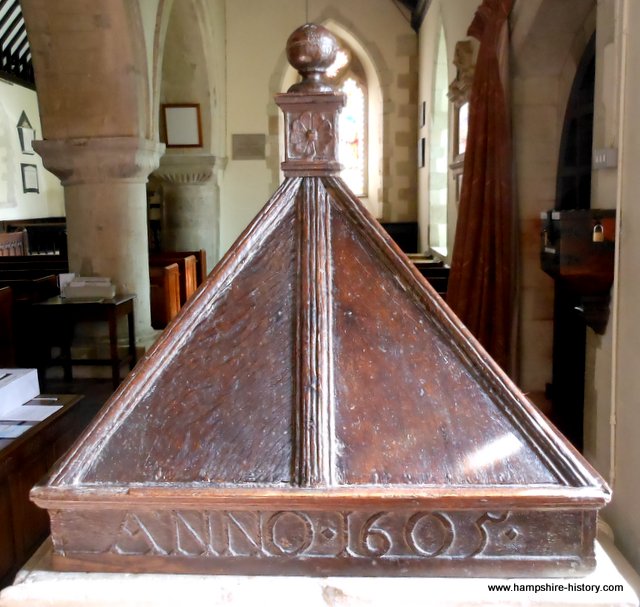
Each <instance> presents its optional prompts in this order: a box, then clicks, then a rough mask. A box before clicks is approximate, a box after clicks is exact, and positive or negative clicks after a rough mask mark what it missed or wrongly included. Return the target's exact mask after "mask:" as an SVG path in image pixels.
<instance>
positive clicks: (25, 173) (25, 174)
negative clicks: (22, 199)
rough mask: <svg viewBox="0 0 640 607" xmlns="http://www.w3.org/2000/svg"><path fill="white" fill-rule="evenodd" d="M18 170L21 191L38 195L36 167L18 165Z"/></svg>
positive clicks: (32, 165) (33, 165)
mask: <svg viewBox="0 0 640 607" xmlns="http://www.w3.org/2000/svg"><path fill="white" fill-rule="evenodd" d="M20 170H21V172H22V191H23V192H33V193H36V194H37V193H39V192H40V187H39V185H38V167H37V165H35V164H25V163H20Z"/></svg>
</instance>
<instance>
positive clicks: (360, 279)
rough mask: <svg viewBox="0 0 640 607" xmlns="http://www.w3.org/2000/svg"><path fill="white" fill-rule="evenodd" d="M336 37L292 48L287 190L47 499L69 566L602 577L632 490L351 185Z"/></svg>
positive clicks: (185, 312)
mask: <svg viewBox="0 0 640 607" xmlns="http://www.w3.org/2000/svg"><path fill="white" fill-rule="evenodd" d="M327 35H328V34H326V33H325V32H324V31H323V28H318V27H317V26H313V25H306V26H304V27H303V28H302V29H301V30H299V31H298V32H297V33H296V36H298V37H297V38H296V44H294V45H292V46H291V47H290V50H291V49H293V50H292V51H291V53H290V59H291V60H292V63H293V64H294V65H295V66H296V67H297V68H298V69H299V71H300V72H301V73H302V74H303V76H304V79H303V81H302V82H301V83H299V84H298V85H296V86H295V90H294V91H293V92H290V93H288V94H285V95H279V96H278V97H277V98H276V102H277V103H278V104H279V105H280V106H281V107H282V108H283V109H284V111H285V114H288V113H290V114H291V115H287V116H286V118H287V119H286V120H285V124H286V132H285V147H286V153H285V161H284V162H283V165H282V166H283V171H284V173H285V176H286V180H285V181H284V183H283V184H282V185H281V187H280V188H279V189H278V191H277V192H276V193H275V194H274V195H273V197H272V198H271V199H270V200H269V201H268V203H267V204H266V206H265V207H264V208H263V209H262V211H261V212H260V214H259V215H258V217H257V218H256V219H255V220H254V221H253V223H252V224H251V225H250V226H249V227H248V228H247V230H246V231H245V232H244V234H243V235H242V236H241V237H240V239H239V240H238V241H237V242H236V243H235V245H234V246H233V247H232V248H231V249H230V251H229V252H228V253H227V254H226V256H225V257H224V259H223V260H222V261H221V262H220V263H219V264H218V265H217V266H216V268H215V269H214V270H213V272H212V273H211V275H210V276H209V278H208V279H207V281H206V282H205V283H204V285H203V286H202V287H201V288H200V290H199V291H198V292H197V293H196V294H195V295H194V296H193V298H192V299H191V300H190V301H189V302H188V303H187V305H186V306H185V307H184V308H183V309H182V311H181V313H180V315H179V316H178V317H177V318H176V319H175V320H174V321H173V322H172V324H171V325H170V326H169V327H168V328H167V329H166V330H165V332H164V333H163V335H162V336H161V338H160V339H159V340H158V342H157V343H156V344H155V345H154V347H153V348H152V349H151V350H150V352H149V353H148V354H147V356H146V357H145V359H144V360H143V361H141V362H140V363H139V364H138V366H137V367H136V368H135V369H134V371H133V372H132V373H131V374H130V376H129V377H128V378H127V380H126V381H125V383H124V384H123V385H122V386H121V387H120V389H119V390H118V391H117V392H116V393H115V394H114V396H113V397H112V398H111V400H110V401H109V402H108V403H107V405H105V407H104V408H103V410H102V411H101V412H100V414H99V415H98V417H97V418H96V419H95V420H94V421H93V422H92V425H91V426H90V427H89V428H88V429H87V431H86V432H85V434H84V435H83V436H82V437H81V438H80V439H79V440H78V442H77V443H76V444H75V445H74V447H73V448H72V449H71V451H70V452H69V454H68V455H67V456H66V458H64V459H63V460H62V461H61V462H60V463H59V465H58V466H57V468H56V469H55V470H54V471H53V472H52V474H51V475H50V477H49V478H48V479H45V480H44V481H43V482H42V483H41V484H40V485H39V486H37V487H35V488H34V489H33V490H32V498H33V499H34V501H35V502H36V503H37V504H38V505H40V506H41V507H43V508H47V509H48V511H49V513H50V516H51V523H52V527H51V531H52V538H53V545H54V552H55V559H54V563H55V566H56V567H58V568H60V569H81V570H105V571H136V572H146V571H158V572H165V571H175V572H201V573H202V572H204V573H230V574H291V575H296V574H300V575H303V574H304V575H406V576H408V575H437V576H452V575H474V576H492V577H499V576H540V575H548V576H571V575H581V574H584V573H586V572H588V571H590V570H591V569H593V567H594V565H595V562H594V541H595V529H596V519H597V513H598V510H599V509H600V508H601V507H602V506H604V505H605V504H606V502H607V501H608V500H609V498H610V492H609V489H608V487H607V486H606V484H605V483H604V481H603V480H602V479H601V478H600V476H599V475H598V474H597V473H596V472H595V470H593V468H592V467H591V466H590V465H589V464H588V463H587V462H586V461H585V460H584V459H583V458H582V457H581V456H580V454H578V453H577V452H576V451H575V450H574V449H573V448H572V447H571V446H570V445H569V443H568V442H567V441H566V440H565V439H564V438H563V437H562V436H561V435H560V434H559V433H558V432H557V430H556V429H555V428H554V427H553V426H552V425H551V424H550V423H549V422H548V421H547V420H546V418H545V417H544V416H543V415H542V414H541V413H540V412H539V411H538V410H537V409H536V408H535V407H534V406H533V405H532V404H531V403H530V402H529V401H528V400H527V398H526V397H525V396H524V395H523V394H522V392H521V391H520V390H518V388H517V387H516V386H515V385H514V384H513V383H512V382H511V381H510V379H509V378H508V377H507V376H506V375H505V374H504V373H503V371H502V370H501V369H500V368H499V367H498V366H497V365H496V364H495V362H494V361H492V360H491V359H490V357H489V356H488V355H487V353H486V352H485V351H484V350H483V348H482V347H481V346H480V344H479V343H478V342H477V341H476V340H475V339H474V338H473V337H472V336H471V335H470V333H469V332H468V331H467V329H466V328H465V327H464V326H463V325H462V324H461V322H460V321H459V319H458V318H456V316H455V315H454V314H453V313H452V312H451V310H449V308H448V307H447V306H446V304H445V303H444V302H443V301H442V300H441V299H440V297H439V296H438V295H437V294H436V293H435V291H434V290H433V289H432V288H431V287H430V286H429V284H428V283H427V282H426V281H425V279H424V278H423V277H422V275H421V274H420V273H419V272H418V270H417V269H416V268H415V267H414V266H413V265H412V264H411V262H410V261H409V260H408V259H407V257H406V256H405V255H404V253H402V252H401V251H400V249H399V248H398V247H397V246H396V245H395V243H393V241H392V240H391V239H390V238H389V236H388V235H387V234H386V233H385V232H384V230H383V229H382V228H381V226H380V225H379V224H378V222H377V221H376V220H375V219H374V218H373V217H371V216H370V215H369V213H368V212H367V211H366V209H365V208H364V207H363V205H362V204H361V203H360V201H359V200H358V198H357V197H356V196H354V195H353V193H352V192H350V191H349V189H348V188H347V187H346V186H345V184H344V182H343V181H342V180H341V179H340V178H339V177H337V176H336V171H337V169H336V165H337V163H336V158H335V152H336V149H337V145H336V142H337V126H338V123H337V115H338V112H339V109H340V107H341V105H342V104H343V103H344V98H343V96H342V95H337V94H333V93H331V90H330V88H329V90H327V87H326V86H325V85H324V84H323V83H322V79H321V76H322V73H323V71H324V70H326V67H327V66H328V65H330V63H331V61H330V60H331V56H332V54H333V55H335V45H334V43H331V44H329V43H327V40H326V36H327ZM300 40H302V41H303V44H300ZM305 40H306V42H304V41H305ZM329 42H331V41H330V40H329ZM296 49H297V50H296ZM331 49H333V51H331ZM294 51H295V52H294ZM295 53H299V56H298V55H295ZM291 55H293V56H291ZM307 114H308V116H307ZM301 117H304V121H303V120H302V118H301ZM305 125H306V126H305ZM303 127H304V128H303ZM305 129H306V130H305Z"/></svg>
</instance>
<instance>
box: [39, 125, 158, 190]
mask: <svg viewBox="0 0 640 607" xmlns="http://www.w3.org/2000/svg"><path fill="white" fill-rule="evenodd" d="M33 147H34V149H35V150H36V152H38V154H40V156H41V157H42V163H43V164H44V166H45V167H46V168H47V169H48V170H49V171H51V172H52V173H53V174H54V175H56V176H57V177H58V178H59V179H60V181H61V182H62V185H63V186H68V185H80V184H89V183H94V184H98V183H111V182H114V181H118V182H128V183H140V182H144V181H146V180H147V178H148V176H149V174H150V173H151V172H152V171H153V170H154V169H155V168H156V167H157V166H158V164H159V162H160V157H161V155H162V154H163V152H164V148H165V146H164V144H162V143H158V142H156V141H151V140H149V139H143V138H141V137H87V138H70V139H45V140H44V141H35V142H34V143H33Z"/></svg>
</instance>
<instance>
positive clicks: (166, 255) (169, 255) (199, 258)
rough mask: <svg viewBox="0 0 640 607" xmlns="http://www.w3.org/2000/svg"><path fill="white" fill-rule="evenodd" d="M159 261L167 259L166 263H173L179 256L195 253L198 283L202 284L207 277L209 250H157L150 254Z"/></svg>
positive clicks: (198, 284)
mask: <svg viewBox="0 0 640 607" xmlns="http://www.w3.org/2000/svg"><path fill="white" fill-rule="evenodd" d="M149 255H150V257H153V259H154V260H155V261H157V262H160V261H162V260H163V259H164V260H166V263H167V264H169V263H173V262H174V260H175V259H176V258H178V257H188V256H189V255H193V256H194V257H195V258H196V285H197V286H200V285H201V284H202V283H203V282H204V281H205V278H206V277H207V252H206V251H205V250H204V249H200V250H199V251H156V252H154V253H150V254H149Z"/></svg>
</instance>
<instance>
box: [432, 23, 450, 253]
mask: <svg viewBox="0 0 640 607" xmlns="http://www.w3.org/2000/svg"><path fill="white" fill-rule="evenodd" d="M434 72H435V78H434V81H433V95H432V101H431V141H430V146H429V248H430V250H431V251H433V252H436V253H438V254H439V255H442V256H443V257H446V256H447V253H448V243H447V220H448V218H447V211H448V188H447V185H448V184H447V179H448V162H447V161H448V154H449V129H448V126H449V99H448V98H447V89H448V84H449V82H448V72H447V47H446V44H445V37H444V30H443V29H442V28H441V29H440V36H439V40H438V50H437V53H436V57H435V64H434Z"/></svg>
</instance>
